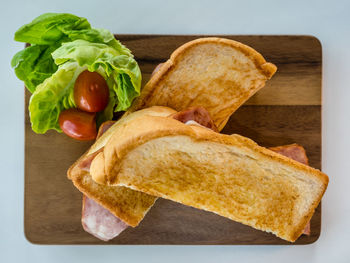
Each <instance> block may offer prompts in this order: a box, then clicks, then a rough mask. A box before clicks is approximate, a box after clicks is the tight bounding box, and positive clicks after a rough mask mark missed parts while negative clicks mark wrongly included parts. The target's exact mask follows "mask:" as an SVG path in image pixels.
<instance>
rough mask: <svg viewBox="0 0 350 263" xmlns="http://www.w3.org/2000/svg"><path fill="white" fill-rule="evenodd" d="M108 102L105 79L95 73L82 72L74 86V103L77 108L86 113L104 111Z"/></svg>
mask: <svg viewBox="0 0 350 263" xmlns="http://www.w3.org/2000/svg"><path fill="white" fill-rule="evenodd" d="M108 100H109V89H108V85H107V82H106V81H105V79H104V78H103V77H102V76H101V75H100V74H98V73H97V72H90V71H88V70H85V71H83V72H82V73H80V75H79V76H78V78H77V80H76V81H75V85H74V101H75V103H76V104H77V106H78V108H79V109H81V110H83V111H87V112H99V111H102V110H104V108H106V106H107V104H108Z"/></svg>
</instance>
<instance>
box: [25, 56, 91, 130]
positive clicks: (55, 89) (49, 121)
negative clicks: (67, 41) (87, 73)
mask: <svg viewBox="0 0 350 263" xmlns="http://www.w3.org/2000/svg"><path fill="white" fill-rule="evenodd" d="M84 70H85V69H84V68H83V67H79V65H78V64H77V63H74V62H69V63H65V64H64V65H62V66H60V67H59V68H58V70H57V71H56V72H55V73H54V74H53V75H52V76H51V77H49V78H47V79H46V80H45V81H44V82H43V83H41V84H40V85H38V86H37V88H36V90H35V92H34V93H33V94H32V96H31V98H30V101H29V114H30V121H31V123H32V129H33V131H34V132H36V133H45V132H46V131H47V130H49V129H54V130H56V131H59V132H61V129H60V126H59V124H58V117H59V114H60V112H61V111H63V110H66V109H70V108H74V107H76V104H75V102H74V83H75V80H76V78H77V77H78V75H79V74H80V73H81V72H83V71H84Z"/></svg>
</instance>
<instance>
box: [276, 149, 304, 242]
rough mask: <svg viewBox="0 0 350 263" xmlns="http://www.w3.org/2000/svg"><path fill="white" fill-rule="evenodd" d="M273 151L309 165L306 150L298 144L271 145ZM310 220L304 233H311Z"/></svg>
mask: <svg viewBox="0 0 350 263" xmlns="http://www.w3.org/2000/svg"><path fill="white" fill-rule="evenodd" d="M269 149H270V150H271V151H274V152H276V153H279V154H282V155H284V156H286V157H288V158H291V159H293V160H295V161H297V162H300V163H302V164H305V165H309V160H308V158H307V156H306V152H305V149H304V147H302V146H300V145H298V144H290V145H283V146H277V147H271V148H269ZM310 231H311V230H310V222H309V223H307V225H306V227H305V229H304V232H303V234H304V235H310Z"/></svg>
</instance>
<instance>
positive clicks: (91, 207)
mask: <svg viewBox="0 0 350 263" xmlns="http://www.w3.org/2000/svg"><path fill="white" fill-rule="evenodd" d="M81 223H82V225H83V228H84V230H85V231H86V232H88V233H90V234H91V235H93V236H95V237H97V238H99V239H101V240H103V241H108V240H110V239H112V238H115V237H116V236H118V235H119V234H120V233H121V232H122V231H124V230H125V229H127V228H128V225H127V224H125V223H124V222H123V221H122V220H120V219H119V218H118V217H116V216H115V215H113V214H112V213H111V212H109V211H108V210H107V209H105V208H104V207H102V206H101V205H99V204H98V203H96V202H95V201H94V200H92V199H90V198H88V197H86V196H85V195H84V196H83V210H82V217H81Z"/></svg>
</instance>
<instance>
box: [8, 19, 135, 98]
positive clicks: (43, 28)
mask: <svg viewBox="0 0 350 263" xmlns="http://www.w3.org/2000/svg"><path fill="white" fill-rule="evenodd" d="M77 39H83V40H86V41H89V42H94V43H104V44H107V45H109V46H111V47H112V48H114V49H115V50H117V51H118V52H119V53H120V54H124V55H127V56H132V55H131V52H130V50H129V49H127V48H126V47H125V46H123V45H122V44H121V43H120V42H119V41H118V40H116V39H115V38H114V36H113V34H112V33H111V32H109V31H108V30H105V29H95V28H91V26H90V24H89V22H88V21H87V20H86V18H83V17H78V16H75V15H72V14H64V13H63V14H62V13H46V14H43V15H41V16H39V17H37V18H35V19H34V20H33V21H32V22H31V23H29V24H26V25H24V26H22V27H21V28H20V29H18V30H17V32H16V33H15V40H16V41H19V42H26V43H30V44H32V46H31V47H27V48H25V49H24V50H22V51H19V52H18V53H17V54H16V55H15V56H14V57H13V59H12V62H11V66H12V67H13V68H14V70H15V73H16V75H17V77H18V78H19V79H20V80H23V81H24V84H25V85H26V87H27V88H28V90H29V91H30V92H32V93H33V92H34V91H35V88H36V86H37V85H38V84H40V83H42V82H43V81H44V80H45V79H46V78H48V77H50V76H51V75H52V74H53V73H54V72H56V70H57V66H56V65H55V63H54V61H53V59H52V57H51V53H52V52H53V51H54V50H55V49H57V48H58V47H59V46H60V45H61V44H62V43H64V42H69V41H74V40H77Z"/></svg>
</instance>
